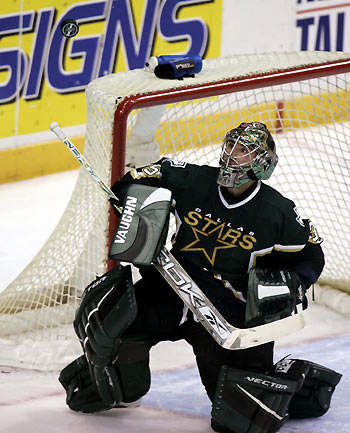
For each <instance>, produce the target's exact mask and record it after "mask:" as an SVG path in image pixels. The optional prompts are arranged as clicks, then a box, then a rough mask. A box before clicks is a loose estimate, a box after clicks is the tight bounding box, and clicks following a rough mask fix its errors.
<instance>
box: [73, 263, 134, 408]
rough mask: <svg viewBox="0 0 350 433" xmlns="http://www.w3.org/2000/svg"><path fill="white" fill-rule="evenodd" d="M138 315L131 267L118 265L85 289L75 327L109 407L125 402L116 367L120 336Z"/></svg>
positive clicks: (92, 374)
mask: <svg viewBox="0 0 350 433" xmlns="http://www.w3.org/2000/svg"><path fill="white" fill-rule="evenodd" d="M136 314H137V306H136V299H135V294H134V288H133V285H132V280H131V270H130V266H128V267H122V266H118V267H116V268H114V269H112V270H111V271H109V272H107V273H106V274H105V275H103V276H102V277H99V278H98V279H97V280H95V281H94V282H93V283H91V284H90V285H89V286H88V287H87V288H86V289H85V291H84V294H83V297H82V301H81V304H80V306H79V308H78V310H77V312H76V315H75V319H74V328H75V330H76V333H77V335H78V337H79V339H80V342H81V344H82V346H83V349H84V353H85V356H86V359H87V362H88V366H89V370H90V375H91V378H92V381H93V383H94V384H95V386H96V388H97V390H98V392H99V395H100V397H101V399H102V401H103V402H104V403H105V404H106V406H110V407H114V406H115V405H116V404H118V403H119V402H120V401H122V397H123V396H122V393H121V391H120V389H121V386H120V383H119V378H118V375H117V373H116V371H115V369H114V367H113V364H114V362H115V360H116V359H117V357H118V354H119V350H120V345H121V339H120V336H121V335H122V334H123V332H124V331H125V330H126V329H127V328H128V327H129V326H130V324H131V323H132V322H133V321H134V320H135V318H136Z"/></svg>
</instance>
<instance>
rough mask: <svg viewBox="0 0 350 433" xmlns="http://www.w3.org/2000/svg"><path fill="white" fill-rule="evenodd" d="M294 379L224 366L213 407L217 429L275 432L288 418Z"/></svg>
mask: <svg viewBox="0 0 350 433" xmlns="http://www.w3.org/2000/svg"><path fill="white" fill-rule="evenodd" d="M295 390H296V382H295V381H291V380H283V379H279V378H275V377H271V376H266V375H262V374H258V373H254V372H249V371H244V370H238V369H233V368H230V367H227V366H223V367H222V368H221V371H220V375H219V380H218V385H217V389H216V394H215V398H214V403H213V409H212V428H213V430H215V431H217V432H234V433H274V432H276V431H277V430H278V429H279V428H280V427H281V426H282V424H283V423H284V422H285V421H286V420H287V418H288V416H287V408H288V405H289V403H290V400H291V397H292V395H293V393H294V392H295Z"/></svg>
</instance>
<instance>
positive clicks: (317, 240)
mask: <svg viewBox="0 0 350 433" xmlns="http://www.w3.org/2000/svg"><path fill="white" fill-rule="evenodd" d="M305 221H307V223H308V225H309V227H310V235H309V240H308V242H310V243H312V244H321V243H322V242H323V239H322V238H321V236H320V235H319V233H318V230H317V228H316V226H315V224H314V223H313V222H312V221H311V220H305Z"/></svg>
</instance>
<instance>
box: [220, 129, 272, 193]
mask: <svg viewBox="0 0 350 433" xmlns="http://www.w3.org/2000/svg"><path fill="white" fill-rule="evenodd" d="M275 149H276V146H275V142H274V140H273V138H272V136H271V134H270V132H269V130H268V129H267V127H266V125H265V124H264V123H261V122H251V123H241V124H240V125H239V126H238V127H237V128H234V129H232V130H231V131H229V132H228V133H227V134H226V135H225V138H224V142H223V145H222V150H221V155H220V170H219V176H218V179H217V183H218V184H219V185H221V186H224V187H227V188H232V187H233V188H238V187H239V186H241V185H243V184H245V183H247V182H249V181H250V180H260V179H261V180H265V179H268V178H269V177H270V176H271V174H272V172H273V170H274V169H275V167H276V164H277V161H278V157H277V155H276V153H275Z"/></svg>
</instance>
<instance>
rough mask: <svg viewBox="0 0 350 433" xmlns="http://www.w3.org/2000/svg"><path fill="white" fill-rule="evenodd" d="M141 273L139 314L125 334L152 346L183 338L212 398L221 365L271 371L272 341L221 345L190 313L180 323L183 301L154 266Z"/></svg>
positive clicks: (136, 286) (263, 372)
mask: <svg viewBox="0 0 350 433" xmlns="http://www.w3.org/2000/svg"><path fill="white" fill-rule="evenodd" d="M142 276H143V278H142V279H141V280H139V281H138V282H137V283H136V284H135V295H136V300H137V306H138V314H137V317H136V320H135V321H134V322H133V324H132V325H131V326H130V327H129V328H128V329H127V331H126V332H125V334H124V335H125V336H127V335H139V334H142V335H145V334H146V336H147V337H148V338H149V339H150V342H151V345H152V346H154V345H156V344H157V343H159V342H161V341H178V340H181V339H184V340H186V341H187V342H188V343H189V344H190V345H191V346H192V348H193V352H194V354H195V357H196V362H197V366H198V370H199V374H200V377H201V380H202V383H203V385H204V387H205V389H206V392H207V394H208V396H209V398H210V400H211V401H213V400H214V396H215V391H216V385H217V382H218V378H219V374H220V369H221V366H222V365H226V366H229V367H232V368H236V369H242V370H249V371H255V372H257V373H262V374H268V373H270V372H271V371H272V370H273V345H274V343H267V344H264V345H260V346H257V347H253V348H249V349H244V350H227V349H224V348H222V347H221V346H220V345H219V344H218V343H216V342H215V340H214V339H213V337H212V336H211V335H210V334H209V332H208V331H207V330H206V329H205V328H204V327H203V326H202V325H201V324H200V323H198V322H196V321H195V320H194V319H193V315H192V314H191V313H189V314H188V316H187V320H186V321H185V322H184V323H183V324H181V325H180V322H181V320H182V317H183V312H184V304H183V302H182V301H181V299H180V298H179V297H178V296H177V294H176V293H175V292H174V291H173V289H172V288H171V287H170V286H169V285H168V284H167V282H166V281H165V280H164V279H163V277H162V276H161V275H160V274H159V273H158V271H156V270H155V269H154V268H150V269H147V271H146V270H143V271H142Z"/></svg>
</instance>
